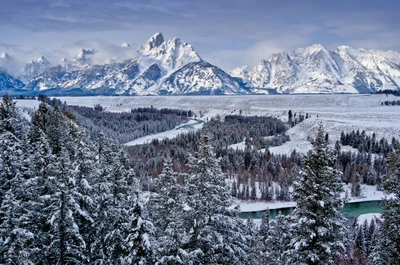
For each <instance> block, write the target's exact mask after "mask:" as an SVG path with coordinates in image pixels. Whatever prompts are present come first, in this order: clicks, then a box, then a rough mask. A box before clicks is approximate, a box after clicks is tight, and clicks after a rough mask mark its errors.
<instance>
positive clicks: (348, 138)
mask: <svg viewBox="0 0 400 265" xmlns="http://www.w3.org/2000/svg"><path fill="white" fill-rule="evenodd" d="M336 144H338V143H336ZM340 144H342V145H349V146H351V147H353V148H356V149H358V151H359V152H360V153H372V154H381V155H384V156H386V155H387V154H388V153H389V152H390V151H391V150H393V147H395V146H396V145H398V144H399V141H398V140H396V139H395V138H392V140H391V142H388V141H387V140H386V138H385V137H382V138H381V139H380V140H379V141H378V139H376V134H375V133H373V134H372V135H371V136H369V135H367V134H366V132H365V131H364V130H363V131H362V132H361V133H360V131H359V130H357V131H354V130H353V131H351V132H350V133H344V132H342V133H341V134H340Z"/></svg>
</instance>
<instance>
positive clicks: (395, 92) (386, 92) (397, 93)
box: [375, 89, 400, 97]
mask: <svg viewBox="0 0 400 265" xmlns="http://www.w3.org/2000/svg"><path fill="white" fill-rule="evenodd" d="M375 93H376V94H386V95H388V94H390V95H394V96H397V97H399V96H400V91H399V90H389V89H388V90H379V91H376V92H375Z"/></svg>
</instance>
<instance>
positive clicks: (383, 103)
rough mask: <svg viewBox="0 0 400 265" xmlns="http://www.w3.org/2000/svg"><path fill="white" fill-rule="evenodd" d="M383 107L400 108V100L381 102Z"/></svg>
mask: <svg viewBox="0 0 400 265" xmlns="http://www.w3.org/2000/svg"><path fill="white" fill-rule="evenodd" d="M381 105H385V106H400V100H393V101H389V100H385V101H383V102H381Z"/></svg>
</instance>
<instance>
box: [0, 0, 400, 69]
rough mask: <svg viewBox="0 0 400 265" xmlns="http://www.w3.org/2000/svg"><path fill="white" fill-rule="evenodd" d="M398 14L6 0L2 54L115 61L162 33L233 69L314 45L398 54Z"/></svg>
mask: <svg viewBox="0 0 400 265" xmlns="http://www.w3.org/2000/svg"><path fill="white" fill-rule="evenodd" d="M399 12H400V1H398V0H379V1H378V0H335V1H324V0H309V1H307V0H281V1H276V0H274V1H270V0H246V1H245V0H196V1H192V0H1V8H0V52H2V51H6V52H8V53H10V55H12V56H19V57H20V58H24V60H25V59H27V58H29V57H36V56H38V55H41V54H43V55H47V56H49V57H53V58H55V57H56V56H57V55H64V54H68V53H70V54H72V53H74V52H75V51H76V49H78V48H79V47H82V48H95V49H97V50H101V51H102V52H103V53H104V54H106V53H109V54H113V55H115V53H117V52H116V51H117V50H118V49H117V47H119V46H120V45H121V44H122V43H123V42H127V43H129V44H130V45H131V47H133V48H134V49H136V48H138V47H139V46H140V45H141V44H142V43H144V42H145V41H146V40H147V39H148V38H149V37H150V36H152V35H153V34H154V33H156V32H162V33H163V35H164V37H165V38H166V39H167V38H172V37H179V38H181V39H182V40H184V41H186V42H188V43H190V44H192V46H193V47H194V49H195V50H196V51H197V52H198V53H199V55H200V56H201V57H202V58H203V59H205V60H207V61H209V62H211V63H213V64H216V65H218V66H220V67H222V68H223V69H224V70H227V71H229V70H231V69H233V68H235V67H237V66H241V65H245V64H246V65H249V66H254V65H255V64H256V63H257V62H258V61H259V60H260V59H262V58H267V57H268V56H269V55H270V54H272V53H275V52H280V51H290V50H292V49H295V48H298V47H306V46H309V45H311V44H314V43H320V44H322V45H324V46H325V47H326V48H328V49H334V48H336V47H337V46H339V45H348V46H352V47H354V48H361V47H362V48H375V49H385V50H387V49H392V50H397V51H400V37H399V36H400V15H399ZM132 50H133V49H132ZM115 56H127V55H126V54H117V55H115ZM128 56H129V55H128Z"/></svg>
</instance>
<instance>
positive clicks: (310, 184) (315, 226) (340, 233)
mask: <svg viewBox="0 0 400 265" xmlns="http://www.w3.org/2000/svg"><path fill="white" fill-rule="evenodd" d="M313 146H314V149H313V150H311V151H310V152H309V153H308V155H307V156H306V158H305V161H304V165H305V167H304V172H302V176H301V179H300V180H299V182H296V183H295V184H294V194H293V195H294V198H295V200H296V202H297V206H296V208H295V210H294V211H293V215H292V225H291V231H290V236H291V241H290V244H289V249H288V251H287V254H288V257H289V260H288V264H309V265H312V264H333V263H334V262H335V260H337V259H338V258H340V257H341V255H342V253H343V251H344V250H345V244H346V235H347V229H346V226H345V218H344V217H343V216H342V214H341V212H340V210H341V208H342V207H343V201H342V200H341V199H340V193H341V192H342V191H343V188H342V185H341V183H340V182H339V179H340V177H341V176H340V173H339V172H338V171H336V170H334V169H333V168H332V165H333V161H332V160H333V159H332V158H333V156H332V152H331V150H330V149H329V148H328V146H327V143H326V141H325V138H324V131H323V128H322V125H320V126H319V128H318V133H317V136H316V138H315V140H314V141H313Z"/></svg>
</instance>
